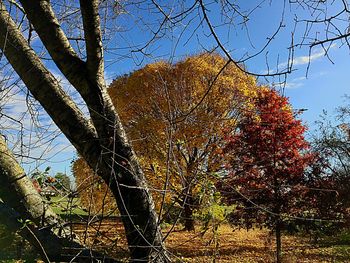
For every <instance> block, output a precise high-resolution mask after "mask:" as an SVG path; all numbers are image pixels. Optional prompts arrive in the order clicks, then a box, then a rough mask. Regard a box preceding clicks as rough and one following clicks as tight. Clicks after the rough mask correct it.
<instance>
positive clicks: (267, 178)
mask: <svg viewBox="0 0 350 263" xmlns="http://www.w3.org/2000/svg"><path fill="white" fill-rule="evenodd" d="M253 104H254V105H253V106H254V107H253V108H254V110H251V111H247V112H244V113H243V117H242V119H241V123H240V125H239V132H238V133H236V134H233V135H232V134H231V135H229V136H227V140H226V141H227V145H226V147H225V148H224V152H225V153H226V154H228V155H229V159H230V167H231V172H230V174H229V175H228V177H227V178H226V179H225V181H224V183H222V184H221V185H220V189H221V190H222V196H223V197H224V199H225V200H226V201H227V202H228V203H237V200H240V202H239V203H241V204H243V205H245V206H249V207H250V206H255V209H258V210H260V212H259V213H257V214H259V215H262V214H264V217H267V218H270V219H272V220H273V214H275V213H278V214H283V213H289V212H291V211H295V210H297V211H300V209H302V208H301V207H300V208H297V207H295V205H296V204H297V203H298V200H300V199H301V198H302V196H303V195H305V193H306V192H307V190H306V188H305V187H303V184H304V182H305V180H304V179H305V178H304V170H305V168H306V167H307V166H309V165H310V164H311V163H312V162H313V160H314V157H315V156H314V154H311V153H307V150H308V149H309V144H308V142H307V141H306V140H305V138H304V135H303V134H304V132H305V130H306V127H305V126H303V125H302V123H301V121H300V120H297V119H295V115H297V114H295V113H294V112H293V110H292V109H291V106H290V104H289V103H288V100H287V99H286V98H284V97H282V96H280V95H279V94H278V93H277V92H276V91H273V90H271V89H268V88H262V89H261V90H260V91H259V92H258V96H257V98H256V99H255V101H254V102H253ZM253 204H254V205H253ZM261 212H263V213H261ZM269 212H271V213H270V214H269ZM255 220H257V219H255ZM266 223H267V222H266Z"/></svg>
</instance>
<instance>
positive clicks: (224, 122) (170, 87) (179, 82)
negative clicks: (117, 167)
mask: <svg viewBox="0 0 350 263" xmlns="http://www.w3.org/2000/svg"><path fill="white" fill-rule="evenodd" d="M256 91H257V84H256V80H255V78H253V77H251V76H248V75H247V74H245V73H244V72H242V71H241V70H240V69H239V68H237V67H236V66H235V65H234V64H233V63H230V64H226V61H225V59H224V58H222V57H221V56H220V55H218V54H208V53H203V54H199V55H196V56H192V57H188V58H186V59H185V60H183V61H180V62H178V63H176V64H170V63H167V62H164V61H160V62H157V63H153V64H149V65H147V66H145V67H144V68H142V69H140V70H137V71H135V72H133V73H131V74H130V75H125V76H122V77H119V78H117V79H116V80H114V81H113V83H112V84H111V86H110V88H109V94H110V96H111V98H112V101H113V103H114V105H115V107H116V109H117V111H118V112H119V114H120V116H121V119H122V122H123V124H124V125H125V128H126V131H127V133H128V136H129V138H130V139H131V142H132V144H133V147H134V149H135V151H136V152H137V155H138V157H139V158H140V161H141V165H142V166H143V169H144V172H145V175H146V177H147V179H148V182H149V184H150V186H151V187H150V188H151V191H153V196H154V198H155V201H156V205H157V209H159V210H160V214H163V215H165V214H167V212H169V210H170V209H172V208H173V207H174V206H177V207H180V208H181V211H182V212H181V214H182V215H181V216H182V218H183V219H184V220H183V221H184V225H185V229H186V230H193V229H194V219H193V213H194V211H195V210H196V209H198V208H200V207H203V206H205V204H206V202H208V200H209V198H208V197H210V195H212V194H213V193H215V187H214V185H215V180H216V179H217V175H219V174H220V171H222V169H223V167H222V163H223V162H222V158H223V155H222V154H221V149H222V142H223V136H224V132H225V129H226V128H229V129H232V127H235V125H236V123H237V121H238V120H239V115H240V113H241V112H242V110H249V108H250V107H251V105H252V104H251V103H250V101H251V99H252V98H253V97H254V96H255V95H256ZM73 174H74V175H75V178H76V179H77V184H78V186H79V185H80V188H79V187H78V190H79V189H81V191H79V192H80V199H81V202H82V203H83V205H85V206H86V207H90V209H91V207H92V209H93V211H95V212H97V211H102V209H103V205H104V203H103V202H101V195H103V194H104V193H106V191H107V187H106V186H105V185H104V184H103V183H102V182H99V183H98V184H96V183H93V182H96V181H98V177H97V176H95V175H94V173H93V172H92V171H91V169H90V168H89V167H88V166H87V165H86V164H84V161H83V160H81V159H79V160H78V161H76V162H75V163H74V165H73ZM87 178H90V179H87ZM88 186H90V190H89V191H86V190H84V189H88ZM107 196H109V194H107ZM99 199H100V200H99ZM108 200H110V199H108ZM164 204H166V207H167V209H164V206H163V205H164Z"/></svg>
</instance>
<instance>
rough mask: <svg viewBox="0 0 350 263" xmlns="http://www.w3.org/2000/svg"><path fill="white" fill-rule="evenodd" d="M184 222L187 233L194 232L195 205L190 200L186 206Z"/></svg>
mask: <svg viewBox="0 0 350 263" xmlns="http://www.w3.org/2000/svg"><path fill="white" fill-rule="evenodd" d="M184 221H185V223H184V224H185V228H184V230H186V231H194V230H195V229H194V218H193V204H192V202H191V199H188V201H186V203H185V204H184Z"/></svg>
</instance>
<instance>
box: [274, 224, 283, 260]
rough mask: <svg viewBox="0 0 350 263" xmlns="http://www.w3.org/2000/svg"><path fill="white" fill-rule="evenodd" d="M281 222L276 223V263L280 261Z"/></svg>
mask: <svg viewBox="0 0 350 263" xmlns="http://www.w3.org/2000/svg"><path fill="white" fill-rule="evenodd" d="M281 227H282V225H281V221H280V219H278V220H277V222H276V229H275V234H276V262H277V263H281V262H282V261H281V260H282V243H281Z"/></svg>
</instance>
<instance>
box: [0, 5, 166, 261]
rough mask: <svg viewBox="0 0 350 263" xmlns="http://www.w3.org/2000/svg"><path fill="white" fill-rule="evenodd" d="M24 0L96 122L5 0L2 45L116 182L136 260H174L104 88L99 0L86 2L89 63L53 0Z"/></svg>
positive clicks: (78, 144) (97, 166)
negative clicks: (79, 105)
mask: <svg viewBox="0 0 350 263" xmlns="http://www.w3.org/2000/svg"><path fill="white" fill-rule="evenodd" d="M20 2H21V4H22V6H23V8H24V10H25V12H26V14H27V17H28V19H29V21H30V22H31V23H32V25H33V26H34V28H35V30H36V32H37V34H38V35H39V37H40V39H41V41H42V42H43V44H44V46H45V47H46V49H47V50H48V52H49V53H50V56H51V57H52V59H53V61H54V62H55V63H56V65H57V66H58V68H59V69H60V70H61V72H62V73H63V74H64V75H65V77H66V78H67V79H68V80H69V81H70V83H71V84H72V85H73V86H74V87H75V89H76V90H77V91H78V92H79V93H80V94H81V96H82V98H83V99H84V101H85V102H86V104H87V106H88V109H89V111H90V117H91V120H92V122H91V123H90V122H89V121H88V120H86V119H85V118H84V115H83V114H82V113H81V112H80V110H79V109H78V108H77V106H76V105H75V103H74V102H73V101H72V99H71V98H70V97H69V96H68V95H67V94H66V93H65V92H64V90H63V89H62V88H61V86H60V84H59V83H58V81H57V80H56V79H55V78H54V76H53V75H52V73H50V72H49V71H48V70H47V68H46V67H45V66H44V65H43V63H42V61H41V60H40V58H39V57H38V56H37V54H36V53H35V51H34V50H33V49H32V48H31V47H30V46H29V45H28V42H27V41H26V39H25V38H24V37H23V35H22V33H21V32H20V30H19V29H18V27H17V25H16V24H15V23H14V21H13V20H12V18H11V16H10V14H9V13H8V12H7V11H6V8H5V5H4V4H3V2H2V1H1V0H0V48H1V49H2V51H3V53H4V54H5V56H6V58H7V60H8V61H9V62H10V64H11V65H12V67H13V68H14V70H15V71H16V72H17V74H18V75H19V76H20V78H21V79H22V80H23V82H24V83H25V85H26V86H27V88H28V89H29V90H30V92H31V93H32V95H33V96H34V97H35V98H36V99H37V100H38V101H39V102H40V103H41V105H42V106H43V107H44V109H45V110H46V111H47V113H48V114H49V115H50V116H51V118H52V119H53V121H54V122H55V123H56V125H57V126H58V127H59V128H60V129H61V131H62V132H63V133H64V134H65V136H66V137H67V138H68V139H69V140H70V142H71V143H72V144H73V145H74V146H75V148H76V149H77V151H78V152H79V153H80V154H81V156H82V157H83V158H84V159H85V160H86V161H87V163H88V164H89V166H90V167H91V168H92V169H93V170H95V171H96V173H97V174H98V175H99V176H101V177H102V178H103V179H104V180H105V182H106V183H107V185H109V187H110V188H111V191H112V192H113V194H114V196H115V198H116V201H117V204H118V208H119V210H120V213H121V215H122V217H123V223H124V227H125V231H126V236H127V240H128V245H129V250H130V252H131V258H132V259H131V260H132V261H133V260H135V261H140V260H143V261H151V260H153V261H155V262H167V261H169V259H168V257H167V255H166V252H165V248H164V246H163V241H162V235H161V232H160V228H159V226H158V223H157V222H158V220H157V215H156V213H155V210H154V203H153V200H152V197H151V195H150V193H149V191H148V187H147V184H146V181H145V178H144V175H143V172H142V170H141V168H140V165H139V162H138V160H137V158H136V155H135V153H134V151H133V150H132V148H131V146H130V144H129V142H128V140H127V138H126V135H125V132H124V129H123V127H122V125H121V122H120V119H119V116H118V114H117V113H116V111H115V109H114V107H113V105H112V103H111V100H110V98H109V96H108V94H107V91H106V84H105V82H104V67H103V50H102V43H101V32H100V28H99V17H98V3H99V1H98V0H92V1H81V2H80V7H81V11H82V17H83V26H84V33H85V42H86V50H87V61H86V62H85V61H83V60H81V59H80V58H79V57H78V56H77V54H76V53H75V52H74V49H73V48H72V46H71V45H70V43H69V41H68V38H67V37H66V36H65V34H64V32H63V30H62V29H61V28H60V26H59V22H58V20H57V18H56V17H55V14H54V13H53V10H52V8H51V5H50V2H49V1H47V0H30V1H29V0H21V1H20Z"/></svg>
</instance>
